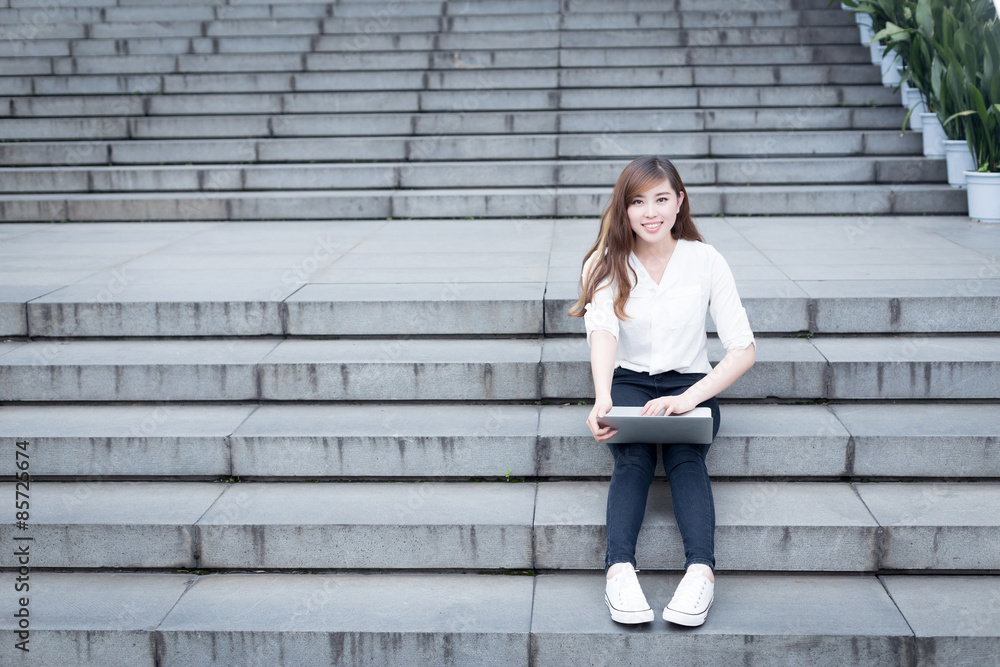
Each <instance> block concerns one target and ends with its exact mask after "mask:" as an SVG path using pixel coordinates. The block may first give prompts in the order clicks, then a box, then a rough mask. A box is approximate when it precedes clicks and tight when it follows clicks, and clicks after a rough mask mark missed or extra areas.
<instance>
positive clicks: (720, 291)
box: [708, 252, 756, 352]
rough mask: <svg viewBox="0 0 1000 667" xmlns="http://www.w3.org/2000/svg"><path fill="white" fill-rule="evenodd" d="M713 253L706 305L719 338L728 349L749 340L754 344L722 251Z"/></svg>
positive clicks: (745, 343) (748, 343) (745, 314)
mask: <svg viewBox="0 0 1000 667" xmlns="http://www.w3.org/2000/svg"><path fill="white" fill-rule="evenodd" d="M712 255H713V257H712V287H711V294H710V296H709V301H708V309H709V312H710V313H711V314H712V321H713V322H715V329H716V331H717V332H718V334H719V341H720V342H721V343H722V346H723V347H725V348H726V351H727V352H728V351H729V350H741V349H744V348H747V347H749V346H750V344H751V343H753V344H754V345H755V346H756V341H755V340H754V336H753V331H751V330H750V321H749V320H748V319H747V311H746V309H745V308H744V307H743V303H742V302H741V301H740V295H739V293H738V292H737V291H736V281H735V280H734V279H733V272H732V270H731V269H730V268H729V264H728V263H727V262H726V260H725V258H724V257H723V256H722V255H721V254H719V253H718V252H713V253H712Z"/></svg>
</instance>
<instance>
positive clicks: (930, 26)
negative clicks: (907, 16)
mask: <svg viewBox="0 0 1000 667" xmlns="http://www.w3.org/2000/svg"><path fill="white" fill-rule="evenodd" d="M916 14H917V30H919V31H920V33H921V34H922V35H923V36H924V39H927V40H928V41H929V40H930V39H931V36H932V35H933V34H934V17H933V16H931V0H917V12H916Z"/></svg>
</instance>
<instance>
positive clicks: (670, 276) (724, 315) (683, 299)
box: [583, 239, 755, 375]
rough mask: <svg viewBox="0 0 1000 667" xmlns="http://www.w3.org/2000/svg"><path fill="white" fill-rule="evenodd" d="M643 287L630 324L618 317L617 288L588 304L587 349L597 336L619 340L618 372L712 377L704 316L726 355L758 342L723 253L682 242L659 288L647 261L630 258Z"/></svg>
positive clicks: (635, 296)
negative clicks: (605, 333) (607, 334)
mask: <svg viewBox="0 0 1000 667" xmlns="http://www.w3.org/2000/svg"><path fill="white" fill-rule="evenodd" d="M592 261H593V256H591V258H590V259H588V260H587V266H586V267H585V268H584V276H586V271H587V270H588V269H589V268H590V262H592ZM629 265H630V266H632V268H634V269H635V273H636V277H637V278H638V282H637V284H636V285H635V287H633V288H632V292H631V294H630V295H629V299H628V301H627V302H626V303H625V314H626V315H628V318H629V319H627V320H624V321H621V320H619V319H618V318H617V317H615V312H614V306H613V302H614V287H613V285H612V283H611V282H610V281H605V283H603V284H602V285H601V286H600V288H599V289H598V290H597V291H596V292H595V293H594V300H593V301H592V302H590V303H588V304H587V306H586V312H585V313H584V317H583V320H584V324H585V325H586V327H587V343H588V344H589V343H590V336H591V334H592V333H593V332H594V331H596V330H599V329H600V330H603V331H610V332H611V333H612V334H613V335H614V336H615V338H616V339H617V340H618V346H617V349H616V352H615V366H622V367H624V368H628V369H630V370H633V371H639V372H646V373H649V374H651V375H655V374H657V373H663V372H666V371H671V370H673V371H677V372H678V373H708V372H709V371H711V370H712V366H711V364H709V363H708V337H707V335H706V332H705V313H706V311H710V312H711V313H712V321H713V322H715V327H716V330H717V331H718V334H719V339H720V340H721V341H722V345H723V346H724V347H725V348H726V350H727V351H728V350H732V349H743V348H746V347H749V345H750V344H751V343H755V341H754V337H753V332H752V331H751V330H750V322H749V321H748V320H747V312H746V309H744V308H743V304H742V303H741V302H740V295H739V294H738V293H737V291H736V282H735V281H734V280H733V272H732V271H731V270H730V268H729V265H728V264H727V263H726V260H725V259H723V257H722V255H721V254H719V251H718V250H716V249H715V248H713V247H712V246H710V245H708V244H707V243H702V242H700V241H686V240H684V239H679V240H678V241H677V247H676V248H674V252H673V255H671V257H670V261H668V262H667V268H666V270H665V271H664V272H663V277H662V278H661V279H660V284H659V285H657V284H656V283H655V282H653V279H652V278H650V276H649V274H648V273H647V272H646V269H645V267H643V265H642V262H640V261H639V258H638V257H636V256H635V253H632V254H630V256H629Z"/></svg>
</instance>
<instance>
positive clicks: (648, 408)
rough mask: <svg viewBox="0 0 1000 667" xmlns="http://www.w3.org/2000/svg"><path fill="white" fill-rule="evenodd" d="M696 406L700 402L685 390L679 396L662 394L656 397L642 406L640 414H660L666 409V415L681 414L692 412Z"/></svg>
mask: <svg viewBox="0 0 1000 667" xmlns="http://www.w3.org/2000/svg"><path fill="white" fill-rule="evenodd" d="M696 407H698V403H697V402H695V400H694V399H693V398H691V397H690V396H689V395H688V393H687V392H684V393H683V394H679V395H677V396H660V397H659V398H654V399H653V400H651V401H649V402H648V403H646V405H644V406H642V411H641V412H639V414H640V415H658V414H660V412H662V411H663V410H666V412H664V413H663V414H664V415H679V414H683V413H685V412H690V411H691V410H694V409H695V408H696Z"/></svg>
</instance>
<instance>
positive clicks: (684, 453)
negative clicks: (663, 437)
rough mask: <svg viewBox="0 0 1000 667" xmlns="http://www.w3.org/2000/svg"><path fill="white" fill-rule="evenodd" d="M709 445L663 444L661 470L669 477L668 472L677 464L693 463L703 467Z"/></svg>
mask: <svg viewBox="0 0 1000 667" xmlns="http://www.w3.org/2000/svg"><path fill="white" fill-rule="evenodd" d="M710 446H711V445H687V444H677V445H663V472H664V473H665V474H666V475H667V477H670V472H671V471H672V470H673V469H674V468H676V467H677V466H679V465H682V464H685V463H694V464H695V465H697V466H698V467H700V468H705V456H706V455H707V454H708V448H709V447H710Z"/></svg>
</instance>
